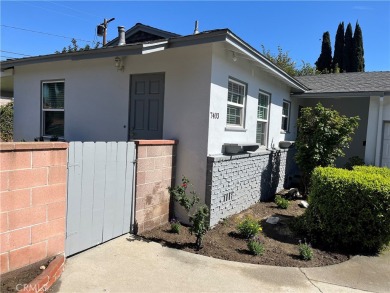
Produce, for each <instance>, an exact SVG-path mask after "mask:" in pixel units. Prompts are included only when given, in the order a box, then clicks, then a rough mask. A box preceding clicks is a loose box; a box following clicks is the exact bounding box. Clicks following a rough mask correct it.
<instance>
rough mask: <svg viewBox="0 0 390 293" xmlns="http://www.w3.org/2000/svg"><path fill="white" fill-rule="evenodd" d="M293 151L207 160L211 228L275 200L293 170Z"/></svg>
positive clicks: (207, 192) (207, 197) (210, 158)
mask: <svg viewBox="0 0 390 293" xmlns="http://www.w3.org/2000/svg"><path fill="white" fill-rule="evenodd" d="M293 154H294V150H293V149H290V150H280V151H272V152H271V151H263V152H258V153H251V154H239V155H235V156H224V155H219V156H210V157H208V158H207V179H206V180H207V183H206V185H207V186H206V203H207V204H208V206H209V207H210V226H214V225H216V224H217V223H218V222H219V221H220V220H221V219H223V218H226V217H228V216H231V215H233V214H236V213H239V212H241V211H242V210H245V209H247V208H248V207H250V206H251V205H253V204H254V203H256V202H259V201H260V200H261V201H268V200H273V196H274V195H275V192H276V191H277V190H280V189H282V188H284V187H287V185H288V177H289V175H291V173H292V172H293V171H294V167H295V166H294V163H293Z"/></svg>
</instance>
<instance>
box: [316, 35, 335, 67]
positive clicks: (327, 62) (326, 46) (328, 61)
mask: <svg viewBox="0 0 390 293" xmlns="http://www.w3.org/2000/svg"><path fill="white" fill-rule="evenodd" d="M315 65H316V67H317V70H318V71H320V72H323V73H329V72H331V69H332V47H331V44H330V35H329V32H325V33H324V34H323V36H322V46H321V54H320V57H318V60H317V61H316V63H315Z"/></svg>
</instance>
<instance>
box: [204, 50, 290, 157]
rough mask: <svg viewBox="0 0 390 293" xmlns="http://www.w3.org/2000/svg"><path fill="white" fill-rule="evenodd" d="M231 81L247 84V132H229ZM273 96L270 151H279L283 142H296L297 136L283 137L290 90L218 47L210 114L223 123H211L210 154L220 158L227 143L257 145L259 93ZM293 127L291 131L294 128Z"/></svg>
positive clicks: (213, 71)
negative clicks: (285, 101) (262, 92)
mask: <svg viewBox="0 0 390 293" xmlns="http://www.w3.org/2000/svg"><path fill="white" fill-rule="evenodd" d="M229 77H232V78H235V79H237V80H240V81H242V82H243V83H246V84H247V86H248V89H247V92H248V94H247V100H246V108H245V131H231V130H226V129H225V127H226V115H227V96H228V91H227V86H228V80H229ZM260 89H261V90H263V91H266V92H269V93H271V107H270V120H269V136H268V147H271V143H273V144H274V145H275V147H278V144H279V141H281V140H285V139H286V138H288V139H292V138H295V135H294V134H290V133H289V134H284V133H281V119H282V103H283V99H285V100H288V101H290V89H289V88H288V87H287V86H286V85H284V84H283V83H282V82H279V81H278V80H276V79H275V78H273V77H271V76H270V75H269V74H267V73H265V72H264V71H262V70H261V69H260V68H259V67H257V66H255V65H253V63H251V61H249V60H246V59H243V58H240V57H238V59H237V61H236V62H234V61H233V59H232V52H230V51H228V50H225V49H224V47H223V45H222V44H214V46H213V60H212V76H211V94H210V112H213V113H218V114H219V119H210V126H209V141H208V152H207V153H208V154H212V155H214V154H220V153H221V152H222V145H223V144H224V143H256V122H257V103H258V102H257V98H258V93H259V90H260ZM293 126H294V124H293V123H291V124H290V127H291V128H293Z"/></svg>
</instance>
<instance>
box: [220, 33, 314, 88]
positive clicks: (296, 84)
mask: <svg viewBox="0 0 390 293" xmlns="http://www.w3.org/2000/svg"><path fill="white" fill-rule="evenodd" d="M226 41H227V42H228V43H230V44H231V45H233V46H235V47H236V48H238V49H240V48H242V49H243V51H244V53H245V54H247V55H249V56H251V57H252V58H253V59H256V60H257V61H258V62H259V63H260V64H261V65H262V66H264V67H265V68H267V69H268V70H270V71H271V72H273V73H274V74H276V75H278V76H279V77H280V78H281V79H282V80H284V81H285V82H286V83H288V84H289V85H290V86H291V87H293V88H295V89H297V90H298V91H301V92H305V91H308V90H310V89H309V88H308V87H306V86H305V85H304V84H303V83H301V82H300V81H298V80H296V79H295V78H293V77H292V76H290V75H289V74H288V73H286V72H285V71H284V70H282V69H281V68H279V67H278V66H276V65H275V64H274V63H272V62H271V61H270V60H268V59H267V58H266V57H265V56H264V55H263V54H261V53H260V52H259V51H257V50H256V49H255V48H253V47H252V46H251V45H249V44H248V43H246V42H245V41H243V40H242V39H241V38H239V37H238V36H236V35H235V34H234V33H232V32H231V31H229V30H228V31H227V39H226Z"/></svg>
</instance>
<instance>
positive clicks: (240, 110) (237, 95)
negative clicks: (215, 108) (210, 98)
mask: <svg viewBox="0 0 390 293" xmlns="http://www.w3.org/2000/svg"><path fill="white" fill-rule="evenodd" d="M245 92H246V88H245V85H244V84H242V83H239V82H237V81H233V80H229V85H228V102H227V116H226V123H227V124H228V125H231V126H242V127H244V108H245V106H244V105H245Z"/></svg>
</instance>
